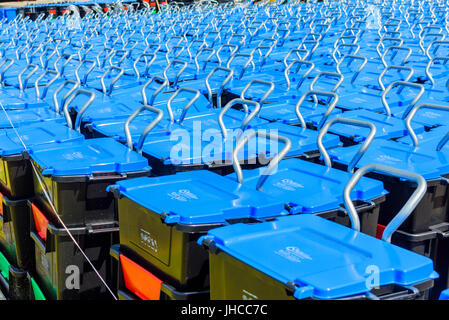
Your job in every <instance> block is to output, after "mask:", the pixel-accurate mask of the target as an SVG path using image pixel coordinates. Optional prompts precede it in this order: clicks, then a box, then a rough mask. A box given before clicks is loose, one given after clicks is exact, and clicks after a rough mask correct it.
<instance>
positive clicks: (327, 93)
mask: <svg viewBox="0 0 449 320" xmlns="http://www.w3.org/2000/svg"><path fill="white" fill-rule="evenodd" d="M317 95H318V96H326V97H331V98H332V102H331V103H330V104H329V107H328V108H327V110H326V112H325V113H324V114H323V117H322V118H321V121H320V123H319V124H318V129H320V128H321V127H322V126H323V125H324V123H325V122H326V121H327V119H328V118H329V115H330V114H331V113H332V111H333V110H334V108H335V106H336V105H337V102H338V95H337V94H336V93H335V92H331V91H321V90H309V91H307V92H306V93H304V94H303V95H302V96H301V98H300V99H299V100H298V102H297V103H296V106H295V112H296V116H297V117H298V119H299V122H300V123H301V127H303V128H306V122H305V121H304V118H303V116H302V114H301V112H300V111H299V108H300V107H301V106H302V104H303V103H304V101H305V100H306V98H307V97H308V96H314V97H316V96H317Z"/></svg>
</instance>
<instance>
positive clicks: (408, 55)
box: [381, 46, 412, 68]
mask: <svg viewBox="0 0 449 320" xmlns="http://www.w3.org/2000/svg"><path fill="white" fill-rule="evenodd" d="M393 49H396V53H394V56H396V54H397V51H399V50H403V51H407V55H406V56H405V58H404V59H403V60H402V62H401V65H403V64H404V63H406V62H407V60H408V59H409V58H410V56H411V55H412V49H410V48H409V47H403V46H389V47H388V48H387V49H386V50H385V51H384V53H383V54H382V58H381V60H382V63H383V65H384V66H385V68H386V67H387V66H388V64H387V62H386V61H385V56H386V55H387V53H388V52H389V51H391V50H393Z"/></svg>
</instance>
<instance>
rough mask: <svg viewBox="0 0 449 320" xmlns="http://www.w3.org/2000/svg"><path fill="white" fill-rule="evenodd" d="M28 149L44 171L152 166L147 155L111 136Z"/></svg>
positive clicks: (60, 172) (119, 170) (143, 168)
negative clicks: (144, 155) (146, 157)
mask: <svg viewBox="0 0 449 320" xmlns="http://www.w3.org/2000/svg"><path fill="white" fill-rule="evenodd" d="M29 153H30V156H31V158H32V159H33V160H34V161H35V162H36V163H37V164H38V165H39V166H40V167H41V168H42V169H43V171H42V174H43V175H52V176H71V175H92V174H94V173H118V174H122V173H123V174H124V173H127V172H141V171H150V170H151V167H150V166H149V165H148V161H147V159H145V158H144V157H142V156H141V155H139V154H138V153H137V152H134V151H131V150H130V149H128V148H127V147H126V146H124V145H122V144H121V143H119V142H117V141H115V140H113V139H110V138H101V139H90V140H84V141H81V142H68V143H61V144H59V145H52V146H45V145H44V146H36V147H33V148H31V150H30V151H29Z"/></svg>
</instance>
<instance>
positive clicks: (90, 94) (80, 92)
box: [64, 89, 95, 132]
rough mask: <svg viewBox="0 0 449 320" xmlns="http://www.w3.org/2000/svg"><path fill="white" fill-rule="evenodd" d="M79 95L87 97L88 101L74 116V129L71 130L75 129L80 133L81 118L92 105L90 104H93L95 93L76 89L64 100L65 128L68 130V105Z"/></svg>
mask: <svg viewBox="0 0 449 320" xmlns="http://www.w3.org/2000/svg"><path fill="white" fill-rule="evenodd" d="M79 95H85V96H88V97H89V99H88V100H87V101H86V103H85V104H84V105H83V106H82V107H81V109H80V110H79V111H78V114H77V116H76V121H75V128H73V129H75V130H76V131H78V132H80V126H81V119H82V117H83V114H84V113H85V112H86V110H87V108H88V107H89V106H90V105H91V104H92V102H94V100H95V92H92V91H88V90H85V89H78V90H76V91H75V92H74V93H73V94H72V95H71V96H70V97H69V98H68V99H67V100H66V102H65V103H64V115H65V118H66V120H67V126H68V127H69V128H72V119H71V118H70V114H69V105H70V103H72V101H73V99H75V98H76V97H77V96H79Z"/></svg>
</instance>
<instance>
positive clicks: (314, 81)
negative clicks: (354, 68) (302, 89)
mask: <svg viewBox="0 0 449 320" xmlns="http://www.w3.org/2000/svg"><path fill="white" fill-rule="evenodd" d="M324 76H329V77H336V78H338V81H337V83H336V84H335V86H334V87H333V88H332V90H331V91H332V92H335V91H337V89H338V88H339V87H340V85H341V84H342V83H343V80H344V76H343V75H342V74H341V73H337V72H320V73H318V74H317V75H316V76H315V78H313V80H312V82H311V83H310V90H313V86H314V85H315V83H316V82H317V81H318V80H319V79H320V78H321V77H324Z"/></svg>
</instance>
